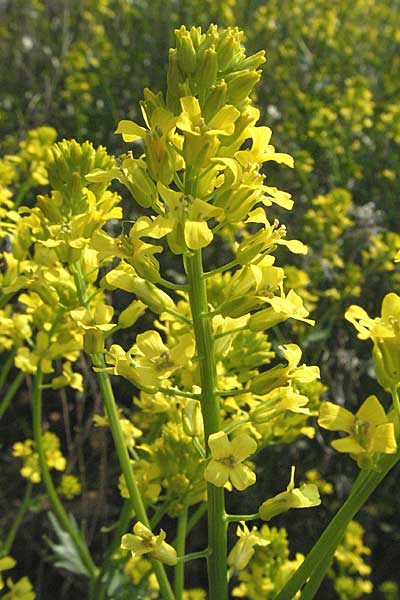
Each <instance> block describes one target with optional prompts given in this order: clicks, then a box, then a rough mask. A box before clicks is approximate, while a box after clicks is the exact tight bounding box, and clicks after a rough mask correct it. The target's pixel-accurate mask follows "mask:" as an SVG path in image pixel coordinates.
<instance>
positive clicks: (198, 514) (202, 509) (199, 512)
mask: <svg viewBox="0 0 400 600" xmlns="http://www.w3.org/2000/svg"><path fill="white" fill-rule="evenodd" d="M206 512H207V505H206V504H205V503H204V502H202V503H201V504H200V506H199V507H198V508H197V509H196V510H195V511H194V513H193V514H192V516H191V517H190V519H189V521H188V526H187V530H188V533H189V532H190V531H192V529H193V527H194V526H195V525H197V523H198V522H199V521H200V519H201V518H202V516H203V515H204V514H205V513H206Z"/></svg>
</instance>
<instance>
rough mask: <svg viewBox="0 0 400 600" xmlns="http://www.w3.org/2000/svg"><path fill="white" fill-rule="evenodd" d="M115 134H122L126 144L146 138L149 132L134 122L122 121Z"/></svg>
mask: <svg viewBox="0 0 400 600" xmlns="http://www.w3.org/2000/svg"><path fill="white" fill-rule="evenodd" d="M115 133H121V134H122V139H123V140H124V142H136V140H141V139H143V138H145V137H146V133H147V130H146V129H145V128H144V127H140V125H138V124H137V123H134V122H133V121H127V120H122V121H120V122H119V123H118V127H117V129H116V130H115Z"/></svg>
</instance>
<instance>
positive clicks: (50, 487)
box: [33, 367, 97, 580]
mask: <svg viewBox="0 0 400 600" xmlns="http://www.w3.org/2000/svg"><path fill="white" fill-rule="evenodd" d="M42 377H43V375H42V371H41V368H40V367H38V370H37V372H36V375H35V379H34V384H33V436H34V440H35V447H36V452H37V453H38V459H39V467H40V473H41V476H42V479H43V483H44V485H45V487H46V490H47V495H48V497H49V500H50V502H51V504H52V505H53V508H54V512H55V513H56V516H57V518H58V520H59V521H60V523H61V525H62V526H63V527H64V529H65V530H66V531H67V532H68V534H69V536H70V538H71V540H72V542H73V543H74V545H75V547H76V549H77V551H78V553H79V556H80V557H81V559H82V562H83V563H84V565H85V567H86V569H87V572H88V575H89V577H90V578H91V579H92V580H94V579H95V578H96V576H97V567H96V565H95V564H94V562H93V560H92V557H91V556H90V553H89V550H88V548H87V546H86V543H85V542H84V540H83V539H82V538H81V536H80V534H79V532H78V531H77V530H76V529H74V527H73V526H72V524H71V521H70V520H69V518H68V515H67V513H66V512H65V509H64V507H63V505H62V504H61V502H60V499H59V497H58V494H57V491H56V488H55V487H54V484H53V480H52V478H51V475H50V471H49V468H48V466H47V462H46V456H45V450H44V446H43V437H42V389H41V385H42Z"/></svg>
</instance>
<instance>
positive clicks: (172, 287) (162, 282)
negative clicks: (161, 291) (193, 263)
mask: <svg viewBox="0 0 400 600" xmlns="http://www.w3.org/2000/svg"><path fill="white" fill-rule="evenodd" d="M157 283H159V284H160V285H162V286H163V287H166V288H168V289H170V290H178V291H182V292H184V291H186V290H187V285H180V284H179V283H173V282H172V281H168V279H164V278H163V277H160V279H159V280H158V281H157Z"/></svg>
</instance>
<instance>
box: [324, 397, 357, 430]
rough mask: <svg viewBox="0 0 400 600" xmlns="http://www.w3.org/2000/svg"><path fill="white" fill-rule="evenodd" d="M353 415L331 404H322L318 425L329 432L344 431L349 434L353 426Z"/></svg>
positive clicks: (345, 409) (341, 407)
mask: <svg viewBox="0 0 400 600" xmlns="http://www.w3.org/2000/svg"><path fill="white" fill-rule="evenodd" d="M354 419H355V417H354V415H353V414H352V413H351V412H350V411H349V410H347V408H343V406H338V405H337V404H333V402H323V403H322V404H321V408H320V411H319V417H318V424H319V426H320V427H323V428H324V429H329V431H346V433H351V428H352V426H353V425H354Z"/></svg>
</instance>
